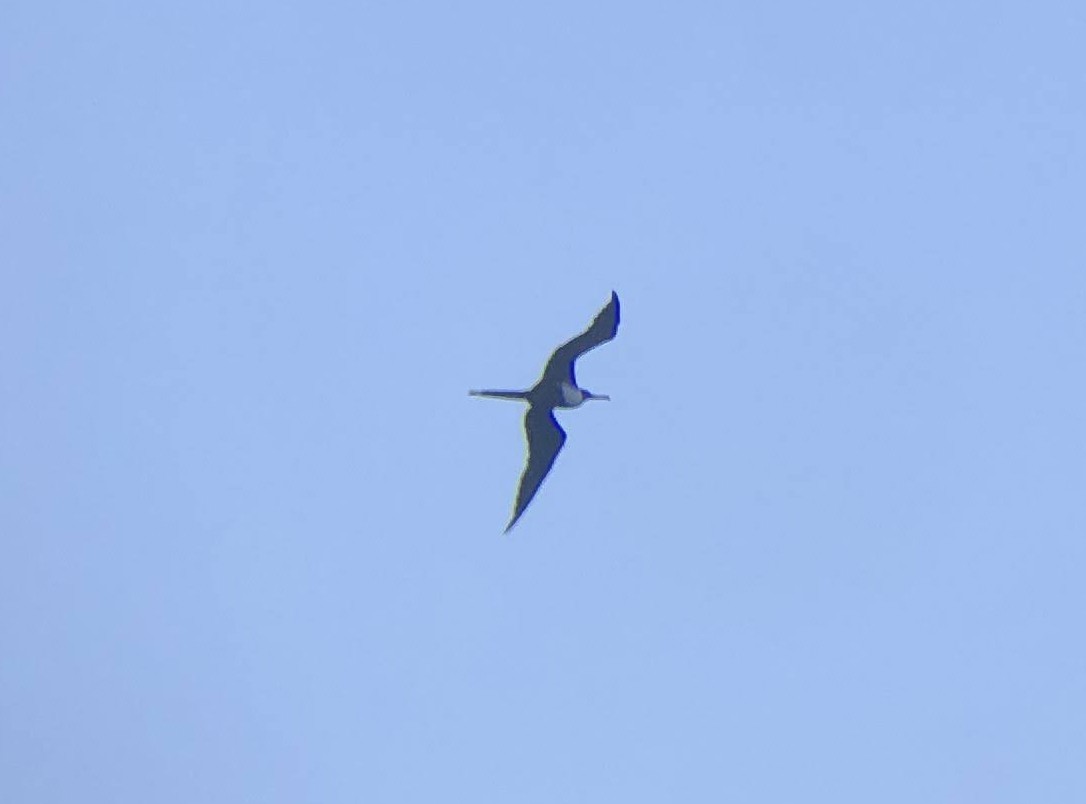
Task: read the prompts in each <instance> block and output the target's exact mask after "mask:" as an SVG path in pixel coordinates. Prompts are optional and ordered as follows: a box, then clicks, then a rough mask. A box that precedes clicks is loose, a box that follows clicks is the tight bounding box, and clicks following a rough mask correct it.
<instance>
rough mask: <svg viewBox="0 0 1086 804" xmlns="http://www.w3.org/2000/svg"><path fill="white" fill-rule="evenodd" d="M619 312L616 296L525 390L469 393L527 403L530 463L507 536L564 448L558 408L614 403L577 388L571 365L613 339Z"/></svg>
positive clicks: (522, 477) (507, 528)
mask: <svg viewBox="0 0 1086 804" xmlns="http://www.w3.org/2000/svg"><path fill="white" fill-rule="evenodd" d="M618 307H619V306H618V294H616V293H615V292H614V291H612V292H611V300H610V301H609V302H607V304H606V305H604V308H603V309H602V310H600V312H599V314H598V315H597V316H596V317H595V319H593V321H592V323H591V324H590V325H589V327H588V329H586V330H585V331H584V332H582V333H581V334H580V335H578V336H577V337H575V338H572V339H570V340H569V341H567V342H566V343H564V344H562V345H561V346H559V347H558V348H557V349H555V350H554V354H552V355H551V356H550V359H549V360H548V361H547V365H546V366H544V368H543V375H542V376H541V377H540V378H539V381H538V382H537V383H536V384H535V385H533V386H532V387H531V388H529V389H528V390H527V391H495V390H484V391H470V392H469V393H470V394H472V396H488V397H492V398H496V399H523V400H525V401H527V402H528V412H527V413H526V414H525V415H524V435H525V437H526V438H527V440H528V460H527V463H526V464H525V466H524V473H523V474H522V475H521V476H520V486H519V487H518V489H517V499H516V503H515V505H514V506H513V516H512V518H511V519H510V520H509V524H508V525H507V526H506V528H505V530H506V532H507V533H508V532H509V529H510V528H512V527H513V525H515V524H516V522H517V520H518V519H520V516H521V514H523V513H524V509H526V508H527V507H528V503H530V502H531V501H532V498H533V497H534V496H535V493H536V492H537V491H538V490H539V485H540V484H541V483H542V482H543V478H545V477H546V476H547V473H548V472H550V470H551V467H552V466H553V465H554V460H555V458H557V457H558V453H559V452H560V451H561V450H562V445H563V444H565V443H566V433H565V431H564V430H563V429H562V428H561V427H560V426H559V424H558V422H557V420H556V419H555V418H554V408H576V407H579V406H580V405H581V404H583V403H584V402H585V401H586V400H589V399H610V397H608V396H604V395H602V394H593V393H591V392H589V391H586V390H585V389H583V388H580V387H578V386H577V377H576V374H575V373H574V366H573V364H574V363H575V362H576V360H577V358H578V357H580V356H581V355H583V354H584V353H585V352H587V351H589V350H591V349H594V348H596V347H597V346H599V345H600V344H601V343H607V342H608V341H609V340H611V339H612V338H614V337H615V333H616V332H618V321H619V309H618Z"/></svg>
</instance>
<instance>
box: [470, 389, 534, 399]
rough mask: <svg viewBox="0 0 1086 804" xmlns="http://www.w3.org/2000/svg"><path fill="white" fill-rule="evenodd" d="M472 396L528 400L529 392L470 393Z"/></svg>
mask: <svg viewBox="0 0 1086 804" xmlns="http://www.w3.org/2000/svg"><path fill="white" fill-rule="evenodd" d="M468 393H469V394H471V395H472V396H489V397H492V398H494V399H527V398H528V392H527V391H491V390H485V391H468Z"/></svg>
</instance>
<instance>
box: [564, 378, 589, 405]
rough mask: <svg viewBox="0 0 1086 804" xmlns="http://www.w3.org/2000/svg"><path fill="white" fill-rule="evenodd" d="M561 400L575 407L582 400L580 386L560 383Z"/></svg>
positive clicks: (582, 394) (582, 395)
mask: <svg viewBox="0 0 1086 804" xmlns="http://www.w3.org/2000/svg"><path fill="white" fill-rule="evenodd" d="M562 400H563V401H564V402H565V403H566V404H567V405H569V406H570V407H571V408H575V407H577V406H578V405H580V404H581V403H582V402H584V393H582V391H581V389H580V388H577V387H575V386H572V385H570V384H569V383H568V382H564V383H562Z"/></svg>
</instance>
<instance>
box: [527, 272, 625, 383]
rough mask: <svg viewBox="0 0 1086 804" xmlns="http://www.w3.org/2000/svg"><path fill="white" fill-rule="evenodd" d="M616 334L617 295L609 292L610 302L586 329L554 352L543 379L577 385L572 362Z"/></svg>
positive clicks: (544, 370) (544, 371)
mask: <svg viewBox="0 0 1086 804" xmlns="http://www.w3.org/2000/svg"><path fill="white" fill-rule="evenodd" d="M616 332H618V294H617V293H615V292H614V291H613V290H612V291H611V300H610V301H609V302H607V304H605V305H604V307H603V309H602V310H600V311H599V313H598V314H597V315H596V317H595V318H594V319H593V320H592V323H591V324H589V325H588V329H586V330H585V331H584V332H582V333H581V334H580V335H578V336H577V337H576V338H572V339H571V340H569V341H567V342H566V343H563V344H562V345H561V346H559V347H558V348H557V349H555V350H554V354H552V355H551V358H550V360H548V361H547V366H546V368H544V369H543V377H544V379H545V380H549V381H551V382H561V381H562V380H568V381H569V382H571V383H572V384H573V385H576V384H577V378H576V376H575V375H574V373H573V361H575V360H576V359H577V358H578V357H580V356H581V355H583V354H584V353H585V352H587V351H588V350H589V349H595V348H596V347H597V346H599V345H600V344H601V343H607V341H609V340H611V339H612V338H614V337H615V333H616Z"/></svg>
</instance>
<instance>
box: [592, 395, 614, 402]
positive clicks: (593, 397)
mask: <svg viewBox="0 0 1086 804" xmlns="http://www.w3.org/2000/svg"><path fill="white" fill-rule="evenodd" d="M588 398H589V399H602V400H604V401H605V402H610V401H611V397H609V396H607V394H589V396H588Z"/></svg>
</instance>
